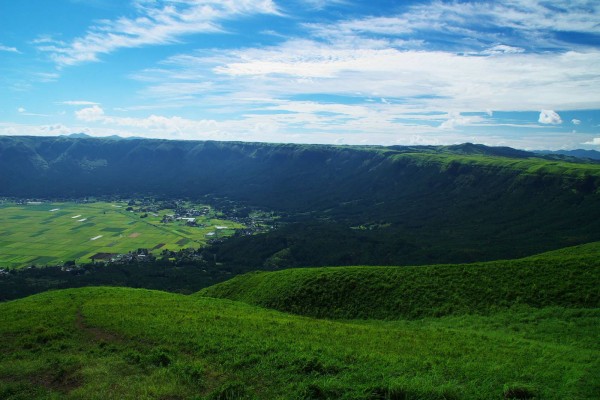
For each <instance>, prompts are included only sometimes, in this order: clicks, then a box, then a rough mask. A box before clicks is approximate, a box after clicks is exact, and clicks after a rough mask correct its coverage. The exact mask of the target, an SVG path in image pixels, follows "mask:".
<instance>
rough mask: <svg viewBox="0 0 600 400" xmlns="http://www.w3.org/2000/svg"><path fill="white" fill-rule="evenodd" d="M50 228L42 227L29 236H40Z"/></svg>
mask: <svg viewBox="0 0 600 400" xmlns="http://www.w3.org/2000/svg"><path fill="white" fill-rule="evenodd" d="M49 230H50V229H49V228H48V229H42V230H40V231H37V232H35V233H32V234H31V235H29V237H32V238H33V237H38V236H42V235H43V234H44V233H46V232H48V231H49Z"/></svg>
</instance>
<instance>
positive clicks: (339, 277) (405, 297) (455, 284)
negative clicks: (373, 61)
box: [199, 242, 600, 319]
mask: <svg viewBox="0 0 600 400" xmlns="http://www.w3.org/2000/svg"><path fill="white" fill-rule="evenodd" d="M199 295H201V296H210V297H219V298H227V299H231V300H239V301H244V302H247V303H250V304H255V305H259V306H262V307H268V308H274V309H277V310H281V311H286V312H291V313H297V314H303V315H308V316H313V317H320V318H323V317H326V318H346V319H353V318H366V319H398V318H422V317H431V316H442V315H460V314H468V313H482V314H489V313H493V312H496V311H498V310H501V309H506V308H510V307H514V306H517V305H527V306H530V307H536V308H541V307H554V306H559V307H575V308H577V307H579V308H598V307H600V242H596V243H590V244H587V245H582V246H577V247H573V248H568V249H562V250H558V251H555V252H549V253H545V254H541V255H538V256H533V257H528V258H524V259H519V260H509V261H494V262H488V263H476V264H462V265H434V266H421V267H336V268H306V269H289V270H284V271H277V272H254V273H249V274H245V275H241V276H237V277H234V278H233V279H231V280H229V281H226V282H223V283H220V284H217V285H214V286H211V287H208V288H206V289H203V290H202V291H200V292H199Z"/></svg>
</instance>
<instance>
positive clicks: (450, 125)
mask: <svg viewBox="0 0 600 400" xmlns="http://www.w3.org/2000/svg"><path fill="white" fill-rule="evenodd" d="M483 121H484V119H483V118H482V117H480V116H475V115H471V116H465V115H461V114H460V113H459V112H451V113H448V119H446V120H445V121H444V122H442V123H441V124H440V126H439V128H440V129H442V130H454V129H456V128H457V127H459V126H467V125H473V124H476V123H481V122H483Z"/></svg>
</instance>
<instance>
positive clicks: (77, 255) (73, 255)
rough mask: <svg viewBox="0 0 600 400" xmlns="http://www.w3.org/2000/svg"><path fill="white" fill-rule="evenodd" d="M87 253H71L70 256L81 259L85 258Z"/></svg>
mask: <svg viewBox="0 0 600 400" xmlns="http://www.w3.org/2000/svg"><path fill="white" fill-rule="evenodd" d="M88 253H89V252H88V251H80V252H78V253H73V254H72V255H71V258H81V257H83V256H85V255H86V254H88Z"/></svg>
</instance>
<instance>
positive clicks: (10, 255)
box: [0, 202, 243, 268]
mask: <svg viewBox="0 0 600 400" xmlns="http://www.w3.org/2000/svg"><path fill="white" fill-rule="evenodd" d="M126 207H127V203H118V202H114V203H105V202H97V203H86V204H82V203H41V204H15V203H4V204H0V268H20V267H24V266H28V265H32V264H35V265H38V266H40V265H57V264H62V263H64V262H66V261H68V260H76V261H77V262H78V263H82V262H88V261H91V257H92V256H94V255H95V254H97V253H110V254H123V253H127V252H129V251H132V250H136V249H138V248H146V249H149V250H152V253H154V254H159V253H160V252H161V251H162V250H164V249H168V250H179V249H182V248H189V247H200V246H202V245H203V244H205V243H206V241H207V240H208V239H210V238H215V237H223V236H226V235H231V234H233V232H234V231H235V229H238V228H242V227H243V226H242V225H241V224H238V223H235V222H233V221H228V220H224V219H219V218H216V214H215V213H214V212H213V211H212V210H211V212H209V213H208V214H207V215H205V216H200V217H197V219H196V221H197V223H198V224H199V225H200V226H198V227H190V226H186V225H185V221H174V222H170V223H166V224H164V223H161V222H160V221H161V218H162V216H163V215H164V214H171V213H172V212H173V211H172V210H159V211H158V212H157V213H155V214H153V213H147V217H145V218H140V217H141V215H142V214H141V213H137V212H129V211H126ZM217 227H218V228H217ZM213 232H214V233H213Z"/></svg>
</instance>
